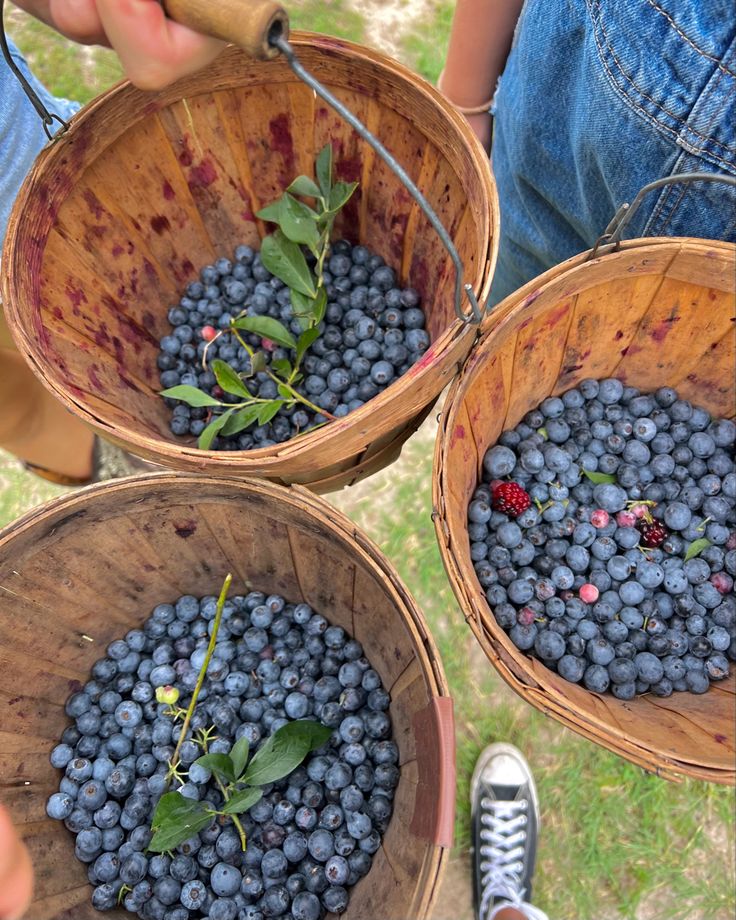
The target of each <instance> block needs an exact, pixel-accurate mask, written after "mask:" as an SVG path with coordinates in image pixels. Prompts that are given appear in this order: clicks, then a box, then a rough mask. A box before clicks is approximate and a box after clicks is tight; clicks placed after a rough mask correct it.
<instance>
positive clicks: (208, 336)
mask: <svg viewBox="0 0 736 920" xmlns="http://www.w3.org/2000/svg"><path fill="white" fill-rule="evenodd" d="M200 335H201V336H202V338H203V339H204V340H205V342H211V341H212V340H213V339H214V338H215V337H216V336H217V329H215V327H214V326H202V331H201V332H200Z"/></svg>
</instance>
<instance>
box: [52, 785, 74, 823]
mask: <svg viewBox="0 0 736 920" xmlns="http://www.w3.org/2000/svg"><path fill="white" fill-rule="evenodd" d="M73 810H74V799H73V798H72V797H71V796H70V795H67V794H66V793H63V792H55V793H54V794H53V795H51V796H50V797H49V799H48V801H47V802H46V814H47V815H48V816H49V818H55V819H56V820H57V821H63V820H64V819H65V818H68V817H69V816H70V815H71V813H72V811H73Z"/></svg>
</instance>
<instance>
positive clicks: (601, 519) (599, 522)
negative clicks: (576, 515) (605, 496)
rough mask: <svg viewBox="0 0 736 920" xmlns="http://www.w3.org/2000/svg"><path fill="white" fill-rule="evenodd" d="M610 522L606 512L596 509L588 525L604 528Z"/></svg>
mask: <svg viewBox="0 0 736 920" xmlns="http://www.w3.org/2000/svg"><path fill="white" fill-rule="evenodd" d="M610 520H611V518H610V516H609V514H608V512H607V511H604V510H603V508H597V509H596V510H595V511H594V512H593V513H592V514H591V516H590V523H591V524H592V525H593V527H598V528H601V527H606V526H607V524H608V522H609V521H610Z"/></svg>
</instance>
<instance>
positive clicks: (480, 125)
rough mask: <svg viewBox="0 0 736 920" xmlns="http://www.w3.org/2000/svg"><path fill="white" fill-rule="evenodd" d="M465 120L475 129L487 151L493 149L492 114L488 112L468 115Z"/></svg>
mask: <svg viewBox="0 0 736 920" xmlns="http://www.w3.org/2000/svg"><path fill="white" fill-rule="evenodd" d="M465 120H466V121H467V122H468V124H469V125H470V127H471V128H472V130H473V134H475V136H476V137H477V138H478V140H479V141H480V142H481V144H483V149H484V150H485V152H486V153H490V150H491V116H490V115H489V114H488V112H484V113H483V114H482V115H466V116H465Z"/></svg>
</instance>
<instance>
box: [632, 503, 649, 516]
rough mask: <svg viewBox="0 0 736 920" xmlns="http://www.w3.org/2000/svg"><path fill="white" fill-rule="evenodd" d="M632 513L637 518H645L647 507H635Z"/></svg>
mask: <svg viewBox="0 0 736 920" xmlns="http://www.w3.org/2000/svg"><path fill="white" fill-rule="evenodd" d="M631 513H632V514H633V515H634V516H635V517H637V518H643V517H644V515H645V514H646V513H647V506H646V505H634V506H633V507H632V509H631Z"/></svg>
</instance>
